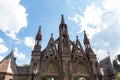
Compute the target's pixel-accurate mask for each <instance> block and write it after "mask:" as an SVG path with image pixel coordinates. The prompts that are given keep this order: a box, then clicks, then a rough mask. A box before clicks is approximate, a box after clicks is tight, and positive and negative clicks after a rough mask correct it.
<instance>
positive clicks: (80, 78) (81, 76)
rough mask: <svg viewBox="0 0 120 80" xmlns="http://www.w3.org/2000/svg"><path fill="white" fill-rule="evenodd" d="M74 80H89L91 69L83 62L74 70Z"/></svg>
mask: <svg viewBox="0 0 120 80" xmlns="http://www.w3.org/2000/svg"><path fill="white" fill-rule="evenodd" d="M73 78H74V80H89V78H90V68H89V67H88V66H87V64H85V63H83V62H78V63H77V64H76V65H75V66H74V68H73Z"/></svg>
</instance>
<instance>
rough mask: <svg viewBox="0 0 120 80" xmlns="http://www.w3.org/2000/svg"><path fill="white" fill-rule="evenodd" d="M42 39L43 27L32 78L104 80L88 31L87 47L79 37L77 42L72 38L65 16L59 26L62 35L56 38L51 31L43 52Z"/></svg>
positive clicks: (48, 79) (31, 72) (38, 38)
mask: <svg viewBox="0 0 120 80" xmlns="http://www.w3.org/2000/svg"><path fill="white" fill-rule="evenodd" d="M41 41H42V34H41V28H39V30H38V33H37V35H36V43H35V46H34V50H33V51H32V59H31V63H30V70H29V71H30V72H29V73H30V74H29V80H33V79H34V80H78V79H77V78H80V77H82V78H83V77H84V78H85V80H100V76H101V73H100V68H99V65H98V62H97V58H96V55H95V54H94V52H93V50H92V48H91V47H90V42H89V39H88V37H87V35H86V33H85V31H84V45H85V49H83V47H82V45H81V43H80V41H79V39H78V36H77V37H76V41H75V42H73V41H71V40H70V38H69V34H68V30H67V24H65V21H64V17H63V15H62V18H61V23H60V25H59V37H58V38H57V39H56V40H54V37H53V34H51V38H50V40H49V42H48V45H47V47H46V48H45V49H44V50H43V51H41Z"/></svg>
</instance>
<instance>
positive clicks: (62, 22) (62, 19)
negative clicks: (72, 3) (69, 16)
mask: <svg viewBox="0 0 120 80" xmlns="http://www.w3.org/2000/svg"><path fill="white" fill-rule="evenodd" d="M61 24H65V21H64V16H63V14H62V15H61Z"/></svg>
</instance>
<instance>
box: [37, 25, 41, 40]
mask: <svg viewBox="0 0 120 80" xmlns="http://www.w3.org/2000/svg"><path fill="white" fill-rule="evenodd" d="M36 40H42V35H41V26H39V29H38V33H37V35H36Z"/></svg>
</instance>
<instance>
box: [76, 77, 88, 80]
mask: <svg viewBox="0 0 120 80" xmlns="http://www.w3.org/2000/svg"><path fill="white" fill-rule="evenodd" d="M75 80H88V79H87V78H86V77H75Z"/></svg>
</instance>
